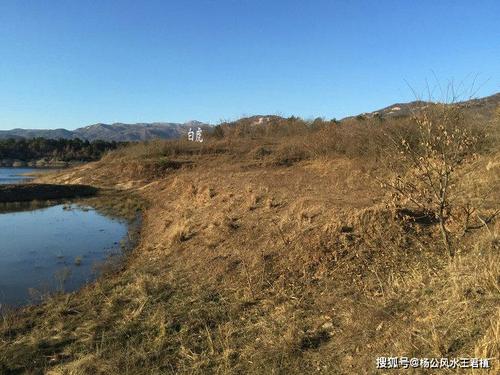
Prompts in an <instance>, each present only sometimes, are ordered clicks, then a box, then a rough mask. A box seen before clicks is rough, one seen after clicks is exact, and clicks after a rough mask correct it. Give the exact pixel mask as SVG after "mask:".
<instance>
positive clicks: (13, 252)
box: [0, 204, 128, 312]
mask: <svg viewBox="0 0 500 375" xmlns="http://www.w3.org/2000/svg"><path fill="white" fill-rule="evenodd" d="M127 229H128V228H127V223H126V222H125V221H122V220H118V219H114V218H110V217H106V216H104V215H102V214H100V213H98V212H97V211H95V210H93V209H90V208H84V207H80V206H77V205H74V204H73V205H62V204H60V205H56V206H52V207H48V208H42V209H34V210H28V211H22V212H10V213H0V312H1V309H2V307H3V308H5V306H19V305H23V304H27V303H33V302H35V303H36V302H38V301H40V299H41V296H43V295H46V294H47V293H48V292H54V291H60V290H64V291H72V290H75V289H77V288H79V287H81V286H82V285H84V284H85V283H87V282H89V281H92V280H93V279H94V278H95V276H96V264H99V263H102V262H103V261H104V260H105V259H106V258H108V257H110V256H113V255H118V254H120V244H121V243H123V241H125V240H126V238H127Z"/></svg>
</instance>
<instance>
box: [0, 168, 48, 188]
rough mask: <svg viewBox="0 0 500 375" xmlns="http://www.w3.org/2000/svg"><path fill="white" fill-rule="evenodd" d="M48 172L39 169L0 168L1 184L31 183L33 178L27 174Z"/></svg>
mask: <svg viewBox="0 0 500 375" xmlns="http://www.w3.org/2000/svg"><path fill="white" fill-rule="evenodd" d="M44 171H47V170H46V169H38V168H1V167H0V184H18V183H21V182H25V181H29V180H31V179H33V177H30V176H26V174H32V173H40V172H44Z"/></svg>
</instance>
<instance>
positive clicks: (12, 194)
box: [0, 184, 99, 203]
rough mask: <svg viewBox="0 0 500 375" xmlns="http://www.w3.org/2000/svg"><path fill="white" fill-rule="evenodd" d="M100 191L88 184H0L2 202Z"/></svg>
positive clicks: (82, 194)
mask: <svg viewBox="0 0 500 375" xmlns="http://www.w3.org/2000/svg"><path fill="white" fill-rule="evenodd" d="M98 191H99V189H97V188H95V187H92V186H88V185H55V184H12V185H0V203H8V202H27V201H34V200H52V199H70V198H81V197H88V196H93V195H96V194H97V193H98Z"/></svg>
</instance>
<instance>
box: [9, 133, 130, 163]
mask: <svg viewBox="0 0 500 375" xmlns="http://www.w3.org/2000/svg"><path fill="white" fill-rule="evenodd" d="M125 144H127V142H116V141H110V142H108V141H101V140H97V141H92V142H89V141H87V140H85V141H84V140H81V139H79V138H76V139H46V138H33V139H2V140H0V159H15V160H21V161H33V160H40V159H51V160H60V161H65V162H72V161H93V160H98V159H100V158H101V157H102V156H103V154H104V153H105V152H107V151H109V150H115V149H117V148H118V147H121V146H123V145H125Z"/></svg>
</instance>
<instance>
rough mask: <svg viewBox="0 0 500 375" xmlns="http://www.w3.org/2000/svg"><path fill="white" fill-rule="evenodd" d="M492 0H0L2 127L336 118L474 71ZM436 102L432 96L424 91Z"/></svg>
mask: <svg viewBox="0 0 500 375" xmlns="http://www.w3.org/2000/svg"><path fill="white" fill-rule="evenodd" d="M499 14H500V2H499V1H486V0H481V1H474V2H473V1H460V0H456V1H436V0H433V1H422V0H421V1H333V0H332V1H321V0H315V1H304V0H300V1H295V0H288V1H284V0H280V1H273V0H267V1H264V0H263V1H260V0H233V1H230V0H217V1H215V0H211V1H209V0H199V1H190V0H178V1H168V0H164V1H150V0H143V1H137V0H134V1H125V0H123V1H118V0H117V1H111V0H106V1H97V0H96V1H89V0H81V1H70V0H68V1H62V0H61V1H59V0H51V1H35V0H33V1H24V0H12V1H8V0H0V129H11V128H15V127H22V128H59V127H64V128H68V129H74V128H77V127H80V126H85V125H88V124H92V123H96V122H107V123H110V122H118V121H120V122H142V121H144V122H150V121H175V122H184V121H187V120H191V119H197V120H201V121H208V122H212V123H217V122H218V121H220V120H223V119H224V120H225V119H235V118H238V117H241V116H243V115H253V114H281V115H285V116H289V115H298V116H302V117H306V118H313V117H317V116H321V117H326V118H332V117H336V118H342V117H344V116H347V115H351V114H356V113H360V112H364V111H371V110H375V109H378V108H380V107H384V106H386V105H390V104H392V103H394V102H401V101H410V100H413V99H414V94H413V93H412V90H410V88H409V86H408V85H410V86H411V87H413V88H414V89H415V90H416V92H417V93H418V94H419V95H423V96H424V97H425V96H426V91H425V86H426V80H428V81H429V82H430V86H431V87H434V86H435V83H436V79H435V77H437V78H438V80H439V81H440V82H441V83H442V84H443V85H445V84H446V83H447V82H448V81H449V80H452V79H453V80H455V81H456V82H459V81H461V80H465V82H466V85H467V86H470V84H471V82H472V80H473V78H472V77H473V76H475V75H478V80H477V82H478V83H480V84H481V88H480V90H479V91H478V92H477V96H485V95H490V94H492V93H495V92H498V91H500V74H499V73H500V26H499V22H498V17H499ZM434 94H435V96H437V97H438V98H439V96H440V93H439V90H436V91H435V92H434Z"/></svg>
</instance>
